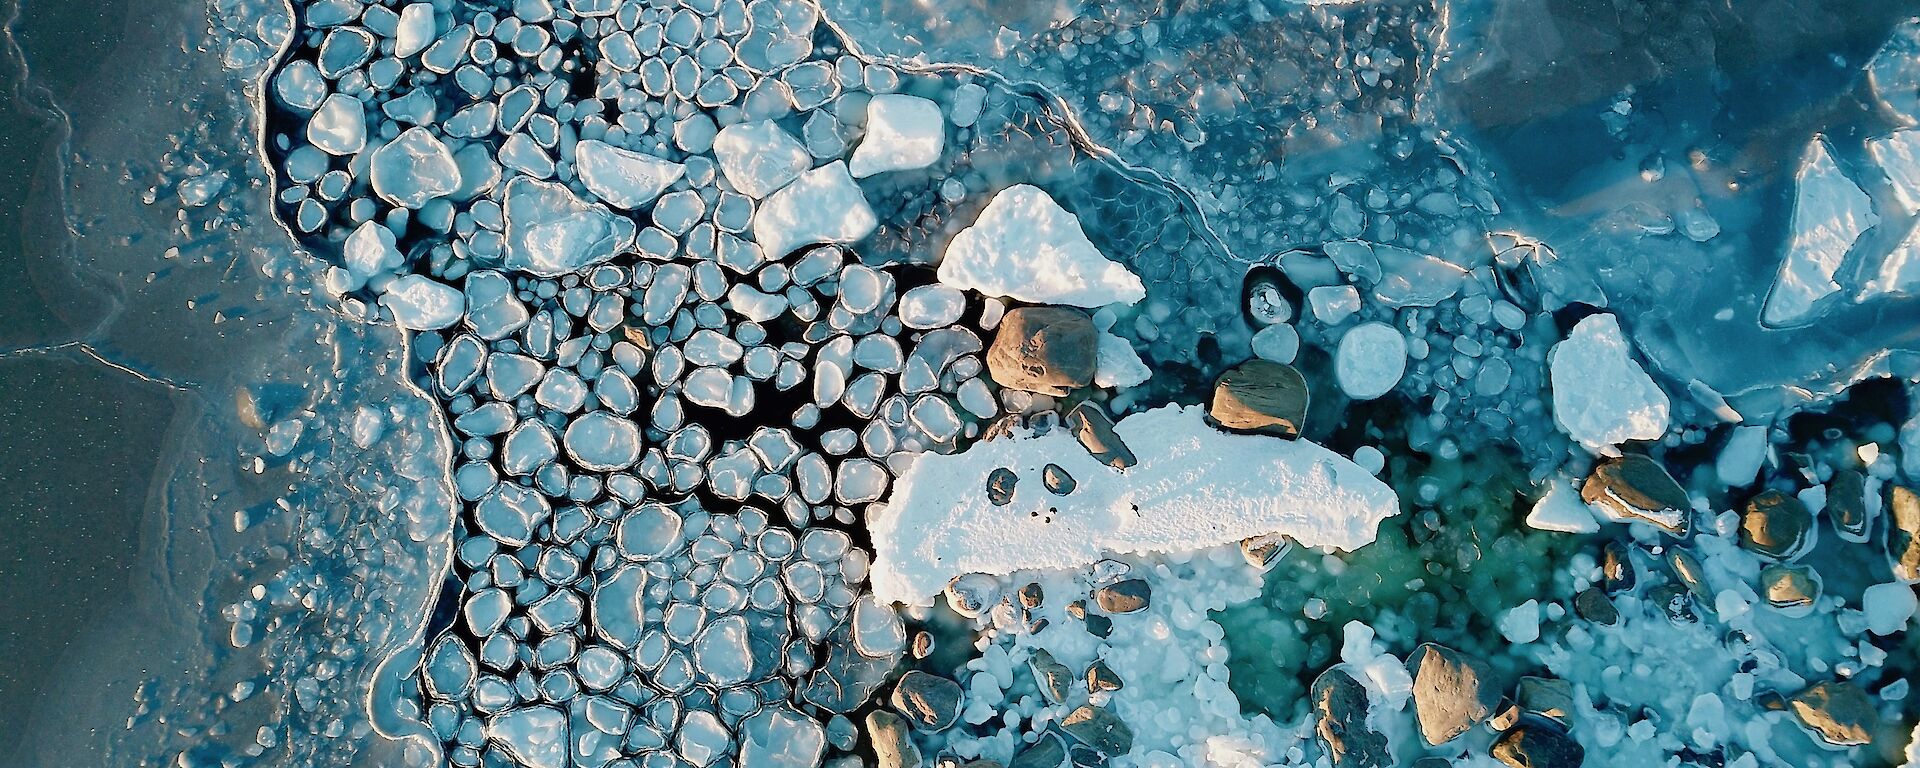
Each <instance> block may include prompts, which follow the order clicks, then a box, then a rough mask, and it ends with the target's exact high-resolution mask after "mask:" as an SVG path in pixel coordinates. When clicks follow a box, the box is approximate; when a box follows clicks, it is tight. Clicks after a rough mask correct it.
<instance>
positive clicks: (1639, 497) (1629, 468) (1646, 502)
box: [1580, 453, 1693, 536]
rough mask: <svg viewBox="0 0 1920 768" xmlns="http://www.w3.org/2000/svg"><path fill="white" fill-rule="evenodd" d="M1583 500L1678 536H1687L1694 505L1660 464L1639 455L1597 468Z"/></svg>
mask: <svg viewBox="0 0 1920 768" xmlns="http://www.w3.org/2000/svg"><path fill="white" fill-rule="evenodd" d="M1580 498H1581V499H1583V500H1585V501H1586V502H1587V503H1588V504H1598V505H1600V506H1603V507H1606V508H1607V509H1609V510H1612V511H1613V512H1614V513H1615V514H1619V515H1622V516H1625V517H1633V518H1638V519H1641V520H1645V521H1647V522H1649V523H1653V524H1654V525H1657V526H1659V527H1660V528H1661V529H1663V530H1665V531H1666V532H1668V533H1671V534H1673V535H1675V536H1685V535H1686V534H1687V527H1688V526H1687V514H1688V510H1690V509H1692V508H1693V502H1692V501H1691V500H1689V499H1688V498H1687V492H1686V490H1685V489H1683V488H1681V487H1680V483H1678V482H1676V481H1675V480H1674V479H1673V475H1670V474H1667V470H1666V468H1664V467H1661V466H1660V463H1659V462H1656V461H1654V460H1653V459H1650V458H1647V457H1645V456H1642V455H1640V454H1637V453H1629V454H1627V455H1625V456H1621V457H1619V458H1614V459H1607V460H1606V461H1602V462H1600V464H1599V465H1597V466H1595V467H1594V468H1593V474H1592V475H1590V476H1588V477H1587V482H1586V485H1583V486H1581V488H1580Z"/></svg>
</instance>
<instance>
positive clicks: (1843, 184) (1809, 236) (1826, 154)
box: [1760, 137, 1880, 327]
mask: <svg viewBox="0 0 1920 768" xmlns="http://www.w3.org/2000/svg"><path fill="white" fill-rule="evenodd" d="M1794 179H1795V181H1796V182H1797V183H1798V189H1797V190H1796V191H1795V194H1794V202H1793V223H1792V232H1793V235H1792V237H1791V238H1789V239H1788V241H1787V255H1786V257H1785V258H1783V259H1781V261H1780V274H1779V276H1778V277H1777V278H1775V280H1774V283H1773V290H1772V291H1771V292H1769V293H1768V294H1767V302H1766V306H1765V308H1764V309H1763V310H1762V312H1761V314H1760V318H1761V320H1762V321H1763V322H1765V323H1766V324H1767V325H1769V326H1774V327H1780V326H1791V325H1799V324H1802V323H1804V322H1806V321H1808V320H1811V319H1812V314H1813V308H1814V304H1816V303H1818V302H1819V301H1820V300H1821V299H1824V298H1826V297H1828V296H1831V295H1833V294H1834V293H1836V292H1838V291H1839V290H1840V284H1839V283H1837V282H1834V279H1833V275H1834V272H1836V271H1838V270H1839V269H1840V263H1841V262H1842V261H1845V260H1846V257H1847V251H1849V250H1851V249H1852V248H1853V243H1854V241H1855V240H1858V239H1859V238H1860V233H1862V232H1865V231H1866V230H1867V228H1868V227H1871V226H1873V225H1875V224H1877V223H1879V221H1880V217H1879V216H1878V215H1877V214H1875V213H1874V212H1873V201H1872V200H1870V199H1868V198H1867V194H1866V193H1865V192H1862V191H1860V185H1858V184H1855V183H1854V181H1853V179H1851V178H1848V177H1847V175H1846V173H1844V172H1843V171H1841V170H1840V166H1838V165H1836V164H1835V163H1834V161H1833V155H1832V154H1831V151H1830V150H1829V149H1828V148H1827V140H1826V137H1817V138H1815V139H1814V140H1813V143H1812V144H1809V145H1808V146H1807V152H1806V155H1805V157H1804V158H1803V159H1802V160H1801V161H1800V170H1799V171H1798V172H1797V173H1796V174H1795V176H1794Z"/></svg>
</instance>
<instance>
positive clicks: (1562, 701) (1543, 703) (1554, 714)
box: [1517, 677, 1573, 727]
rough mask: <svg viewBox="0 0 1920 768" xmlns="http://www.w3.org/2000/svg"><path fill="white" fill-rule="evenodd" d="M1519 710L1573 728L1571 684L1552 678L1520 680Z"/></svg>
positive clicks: (1525, 678)
mask: <svg viewBox="0 0 1920 768" xmlns="http://www.w3.org/2000/svg"><path fill="white" fill-rule="evenodd" d="M1517 695H1518V698H1519V699H1520V708H1521V710H1523V711H1525V712H1526V713H1527V714H1529V715H1537V716H1540V717H1544V718H1547V719H1549V720H1552V721H1554V722H1556V723H1559V724H1560V725H1562V726H1565V727H1572V726H1573V684H1572V683H1569V682H1567V681H1565V680H1561V679H1558V678H1552V677H1523V678H1520V686H1519V690H1518V694H1517Z"/></svg>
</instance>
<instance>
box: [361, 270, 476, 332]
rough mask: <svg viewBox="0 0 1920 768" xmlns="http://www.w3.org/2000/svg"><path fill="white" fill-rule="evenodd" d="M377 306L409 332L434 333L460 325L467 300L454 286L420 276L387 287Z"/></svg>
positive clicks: (397, 281) (408, 276)
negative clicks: (391, 315)
mask: <svg viewBox="0 0 1920 768" xmlns="http://www.w3.org/2000/svg"><path fill="white" fill-rule="evenodd" d="M380 303H381V304H382V305H384V306H386V308H387V310H388V311H390V312H392V313H393V322H394V324H395V325H398V326H400V327H402V328H405V329H407V330H410V331H437V330H440V329H441V328H445V327H447V326H449V325H453V324H454V323H456V322H459V321H460V313H461V312H462V311H463V310H465V309H466V306H467V297H466V296H464V295H462V294H461V293H460V290H459V289H457V288H454V287H453V286H450V285H447V284H446V283H442V282H439V281H436V280H434V279H432V278H429V277H423V276H421V275H407V276H405V277H402V278H400V279H398V280H395V281H393V284H392V285H389V286H387V292H386V293H384V294H382V295H381V296H380Z"/></svg>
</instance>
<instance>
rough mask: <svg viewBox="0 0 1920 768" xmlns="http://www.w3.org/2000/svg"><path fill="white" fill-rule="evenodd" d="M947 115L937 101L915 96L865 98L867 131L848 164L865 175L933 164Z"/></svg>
mask: <svg viewBox="0 0 1920 768" xmlns="http://www.w3.org/2000/svg"><path fill="white" fill-rule="evenodd" d="M946 123H947V121H946V118H945V116H944V115H941V114H940V105H938V104H935V103H933V102H931V101H928V100H926V99H923V98H920V97H918V96H907V95H903V94H897V93H887V94H881V95H879V96H875V97H873V100H872V101H869V102H867V134H866V137H865V138H863V139H861V140H860V146H858V147H855V148H854V150H853V159H852V160H850V161H848V162H847V168H848V169H849V170H851V171H852V172H853V176H854V178H859V179H864V178H866V177H868V176H872V175H874V174H876V173H886V172H887V171H911V170H916V169H920V168H925V167H927V166H929V165H933V164H934V162H935V161H938V160H939V159H940V150H941V148H942V147H943V146H945V144H946V136H947V135H946Z"/></svg>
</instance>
